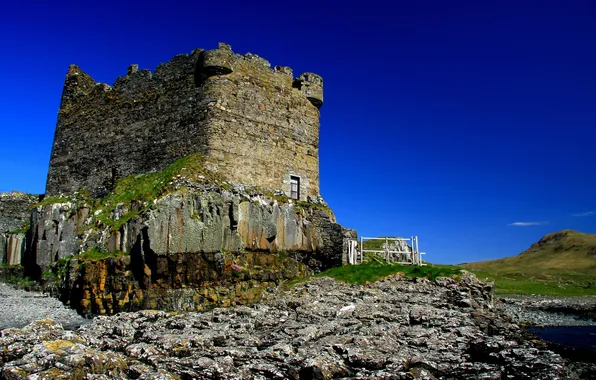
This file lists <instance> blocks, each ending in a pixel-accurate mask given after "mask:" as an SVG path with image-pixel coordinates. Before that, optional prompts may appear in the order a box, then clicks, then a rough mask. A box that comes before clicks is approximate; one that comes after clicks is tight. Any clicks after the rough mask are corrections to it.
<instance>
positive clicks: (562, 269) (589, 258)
mask: <svg viewBox="0 0 596 380" xmlns="http://www.w3.org/2000/svg"><path fill="white" fill-rule="evenodd" d="M461 266H463V267H465V268H467V269H469V270H470V271H472V272H474V273H475V274H476V275H477V276H478V277H480V278H489V279H491V280H494V281H495V285H496V292H497V293H499V294H540V295H552V296H578V295H596V235H594V234H585V233H581V232H578V231H571V230H563V231H559V232H554V233H551V234H548V235H546V236H544V237H543V238H542V239H540V241H538V242H536V243H534V244H532V246H531V247H530V248H528V249H527V250H525V251H524V252H522V253H521V254H519V255H517V256H512V257H506V258H502V259H498V260H490V261H482V262H477V263H465V264H461Z"/></svg>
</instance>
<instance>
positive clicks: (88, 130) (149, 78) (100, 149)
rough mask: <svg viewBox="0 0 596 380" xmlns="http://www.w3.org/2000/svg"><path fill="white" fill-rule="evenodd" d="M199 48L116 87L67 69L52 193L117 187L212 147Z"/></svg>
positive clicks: (125, 79)
mask: <svg viewBox="0 0 596 380" xmlns="http://www.w3.org/2000/svg"><path fill="white" fill-rule="evenodd" d="M198 54H199V51H196V52H194V53H193V54H191V55H188V56H187V55H180V56H177V57H175V58H174V59H173V60H172V61H170V62H168V63H166V64H162V65H160V66H159V67H158V68H157V69H156V70H155V74H153V75H152V74H151V72H150V71H148V70H141V71H136V72H134V69H133V70H129V71H130V72H129V75H127V76H125V77H120V78H118V80H117V81H116V83H115V84H114V87H113V88H110V87H109V86H107V85H105V84H96V83H95V81H94V80H93V79H92V78H91V77H90V76H88V75H87V74H85V73H84V72H83V71H82V70H81V69H80V68H78V67H76V66H74V65H72V66H71V67H70V68H69V71H68V74H67V78H66V83H65V87H64V90H63V96H62V103H61V107H60V111H59V116H58V125H57V127H56V132H55V136H54V145H53V147H52V156H51V158H50V169H49V173H48V181H47V185H46V194H48V195H54V194H57V193H60V192H72V191H76V190H79V189H80V188H87V189H89V190H90V191H91V192H92V194H93V195H94V196H102V195H103V194H105V193H106V192H108V191H109V190H111V188H112V185H113V183H114V182H115V180H117V179H118V178H122V177H124V176H127V175H131V174H139V173H147V172H151V171H157V170H161V169H163V168H164V167H166V166H167V165H169V164H171V163H172V162H174V161H175V160H176V159H178V158H180V157H183V156H185V155H187V154H189V153H193V152H205V151H206V146H207V142H206V137H205V129H204V124H205V114H204V113H203V112H202V111H203V109H204V106H203V103H204V102H205V98H204V97H203V96H202V93H201V91H199V89H198V88H196V86H195V84H194V76H193V72H194V63H195V61H196V57H197V56H198Z"/></svg>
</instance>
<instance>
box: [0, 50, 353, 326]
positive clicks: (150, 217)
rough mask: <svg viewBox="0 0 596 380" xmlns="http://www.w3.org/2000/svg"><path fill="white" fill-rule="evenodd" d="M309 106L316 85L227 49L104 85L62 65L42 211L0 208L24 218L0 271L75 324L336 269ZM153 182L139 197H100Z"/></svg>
mask: <svg viewBox="0 0 596 380" xmlns="http://www.w3.org/2000/svg"><path fill="white" fill-rule="evenodd" d="M322 105H323V80H322V79H321V77H320V76H318V75H316V74H313V73H303V74H300V75H299V76H297V77H294V75H293V73H292V69H290V68H289V67H279V66H276V67H274V68H271V66H270V64H269V62H267V61H266V60H265V59H263V58H260V57H258V56H256V55H253V54H245V55H239V54H235V53H234V52H233V51H232V49H231V48H230V46H229V45H226V44H220V45H219V47H218V48H217V49H213V50H202V49H196V50H194V51H193V52H192V53H191V54H188V55H186V54H184V55H178V56H176V57H174V58H173V59H172V60H171V61H169V62H167V63H164V64H161V65H159V66H158V67H157V68H156V69H155V71H154V72H151V71H149V70H139V69H138V66H137V65H132V66H130V67H129V69H128V73H127V75H126V76H123V77H119V78H118V79H117V80H116V82H115V83H114V85H113V86H109V85H107V84H103V83H96V82H95V80H93V79H92V78H91V76H89V75H88V74H86V73H85V72H83V71H82V70H81V69H80V68H78V67H77V66H75V65H71V66H70V67H69V69H68V73H67V76H66V80H65V84H64V89H63V92H62V100H61V104H60V110H59V113H58V123H57V126H56V132H55V135H54V143H53V147H52V155H51V158H50V166H49V172H48V178H47V184H46V194H45V199H43V201H42V202H41V203H35V202H36V200H31V201H29V198H27V202H23V201H20V198H18V197H17V198H18V199H17V198H15V197H16V196H11V197H7V198H6V202H5V206H3V207H4V208H6V209H7V210H9V209H10V210H12V209H14V208H19V210H20V208H21V206H22V207H25V206H26V207H29V208H31V210H30V213H15V212H12V214H11V215H14V217H12V216H10V218H9V219H10V220H9V222H10V223H8V222H7V223H4V224H5V225H6V227H2V226H0V227H2V231H0V258H1V259H2V261H3V262H10V263H12V264H21V265H23V267H24V271H25V274H26V275H28V276H30V277H32V278H47V279H50V282H51V281H52V278H53V279H54V281H58V285H57V286H58V287H59V289H60V291H59V293H60V297H61V299H62V300H63V301H64V302H65V303H68V304H70V305H71V306H73V307H75V308H77V310H79V311H80V312H81V313H83V314H111V313H115V312H118V311H122V310H134V309H143V308H151V309H155V308H157V309H176V310H200V309H201V308H203V307H210V306H217V305H219V306H227V305H231V304H238V303H240V304H247V303H251V302H255V301H257V300H259V299H260V297H261V295H262V294H264V292H268V291H271V290H272V288H274V287H277V286H278V285H279V284H280V283H282V282H283V281H286V280H291V279H294V278H297V277H304V276H308V275H309V274H312V273H313V272H317V271H320V270H324V269H327V268H330V267H333V266H338V265H342V263H344V262H346V260H347V259H346V255H345V254H344V253H345V252H346V249H345V244H346V243H347V241H348V240H349V239H350V238H354V236H355V231H353V230H349V229H346V228H344V227H342V226H341V225H339V224H338V223H337V222H336V220H335V216H334V215H333V212H332V211H331V210H330V209H329V208H328V207H327V205H326V203H325V202H324V201H323V199H322V197H321V195H320V192H319V115H320V113H319V108H320V107H321V106H322ZM191 158H192V160H191ZM185 160H186V161H185ZM189 160H190V161H189ZM193 160H194V161H193ZM181 162H183V163H182V164H181ZM174 163H175V165H172V164H174ZM196 163H199V164H198V166H195V165H196ZM188 164H190V165H189V166H190V169H189V170H187V171H184V170H186V169H187V168H186V167H185V166H184V167H182V168H181V169H180V171H179V172H176V174H170V170H173V169H171V168H172V167H177V166H176V165H188ZM183 169H184V170H183ZM149 173H155V176H153V177H152V176H151V175H148V174H149ZM164 173H167V178H166V179H165V180H163V181H162V180H160V181H161V182H159V183H151V186H154V187H153V188H155V186H163V187H159V189H160V190H159V192H158V193H151V196H150V197H149V198H147V197H146V196H145V195H143V196H140V195H139V196H138V197H136V196H133V197H130V198H114V197H116V194H118V196H120V195H122V193H120V192H119V191H121V190H119V189H121V188H118V187H117V186H121V184H122V183H129V182H130V181H132V182H135V181H142V178H144V179H145V180H148V179H150V178H154V177H155V178H156V177H159V178H162V179H163V178H165V177H164V175H166V174H164ZM172 173H173V172H172ZM203 174H204V175H203ZM133 175H134V176H136V175H138V177H131V176H133ZM125 177H126V178H125ZM119 184H120V185H119ZM125 194H126V192H125ZM143 194H145V193H143ZM137 195H138V194H137ZM13 198H14V199H13ZM3 199H4V198H3ZM31 199H33V198H31ZM116 199H117V200H116ZM17 201H18V202H17ZM19 202H20V203H19ZM33 203H35V204H33ZM0 214H1V210H0ZM26 214H27V215H30V216H29V217H28V218H27V220H24V218H23V216H24V215H26ZM16 216H19V218H20V219H19V218H17V217H16ZM13 219H14V220H13ZM17 219H18V220H17ZM20 226H23V227H20ZM17 227H19V228H17Z"/></svg>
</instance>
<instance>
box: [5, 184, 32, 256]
mask: <svg viewBox="0 0 596 380" xmlns="http://www.w3.org/2000/svg"><path fill="white" fill-rule="evenodd" d="M36 202H39V196H38V195H31V194H25V193H21V192H18V191H12V192H10V193H0V263H3V264H8V265H19V264H21V258H22V255H23V252H24V249H25V233H26V232H27V229H28V221H29V215H30V213H31V207H32V205H33V204H35V203H36Z"/></svg>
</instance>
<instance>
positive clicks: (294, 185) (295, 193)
mask: <svg viewBox="0 0 596 380" xmlns="http://www.w3.org/2000/svg"><path fill="white" fill-rule="evenodd" d="M290 198H292V199H300V177H296V176H294V175H291V176H290Z"/></svg>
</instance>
